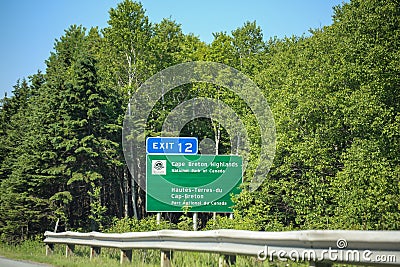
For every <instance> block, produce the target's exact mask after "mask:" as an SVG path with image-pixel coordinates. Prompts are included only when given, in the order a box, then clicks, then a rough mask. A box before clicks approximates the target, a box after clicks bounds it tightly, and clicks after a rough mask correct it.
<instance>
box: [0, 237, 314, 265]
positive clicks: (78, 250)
mask: <svg viewBox="0 0 400 267" xmlns="http://www.w3.org/2000/svg"><path fill="white" fill-rule="evenodd" d="M89 254H90V249H89V247H87V246H75V250H74V255H73V256H71V257H69V258H66V257H65V245H55V246H54V253H53V255H50V256H46V255H45V245H44V244H43V242H41V241H38V240H28V241H25V242H23V243H22V244H20V245H16V246H12V245H6V244H4V243H0V255H1V256H4V257H6V258H11V259H18V260H28V261H34V262H40V263H47V264H50V265H53V266H60V267H81V266H88V267H91V266H93V267H94V266H100V267H102V266H104V267H114V266H121V265H120V263H119V257H120V251H119V250H118V249H112V248H102V249H101V253H100V255H99V256H98V257H96V258H94V259H93V260H92V261H90V259H89ZM218 259H219V255H218V254H212V253H197V252H183V251H175V252H173V257H172V266H179V267H185V266H187V267H213V266H218ZM130 266H135V267H136V266H137V267H153V266H157V267H159V266H160V251H159V250H133V254H132V263H131V264H130ZM234 266H237V267H253V266H255V267H283V266H297V267H300V266H308V264H306V263H295V262H268V261H265V262H260V261H257V260H256V259H255V258H252V257H245V256H237V257H236V264H235V265H234Z"/></svg>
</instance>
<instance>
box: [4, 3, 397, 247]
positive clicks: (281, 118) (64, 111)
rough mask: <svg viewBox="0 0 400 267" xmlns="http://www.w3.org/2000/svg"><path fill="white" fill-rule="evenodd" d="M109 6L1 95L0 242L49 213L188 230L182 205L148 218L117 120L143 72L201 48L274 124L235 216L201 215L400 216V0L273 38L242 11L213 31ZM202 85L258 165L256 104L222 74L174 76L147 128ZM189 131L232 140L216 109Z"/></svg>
mask: <svg viewBox="0 0 400 267" xmlns="http://www.w3.org/2000/svg"><path fill="white" fill-rule="evenodd" d="M109 15H110V18H109V21H108V26H107V27H106V28H104V29H98V28H91V29H89V30H86V29H85V28H83V27H82V26H76V25H72V26H70V27H69V28H68V29H67V30H65V33H64V35H63V36H61V37H60V38H59V39H58V40H56V42H55V44H54V51H53V52H51V54H50V57H49V58H48V59H47V60H46V65H47V68H46V72H45V73H41V72H38V73H37V74H34V75H32V76H30V77H29V79H27V80H25V79H23V80H20V81H18V82H17V84H16V85H15V86H14V91H13V96H11V97H5V98H4V99H2V100H1V101H0V107H1V108H0V138H1V142H0V232H1V239H2V240H4V241H6V242H10V243H15V242H21V241H23V240H26V239H29V237H32V236H35V235H36V234H39V233H43V232H44V231H45V230H48V229H51V228H53V226H54V224H55V223H56V221H59V223H60V224H59V229H61V230H66V229H82V230H85V231H86V230H101V231H111V232H113V231H114V232H124V231H148V230H157V229H163V228H179V229H185V230H191V229H192V223H193V222H192V219H191V217H189V216H187V214H186V215H185V214H184V215H183V216H181V217H180V218H178V217H176V218H175V219H174V223H175V224H172V223H171V224H169V223H167V222H166V221H161V223H160V224H157V223H156V220H155V218H154V217H152V216H149V217H146V216H147V214H146V211H145V198H144V197H145V196H144V194H143V191H142V190H140V188H139V187H138V185H137V184H136V182H135V179H134V178H137V180H138V179H143V177H142V175H141V173H143V166H144V165H145V163H144V162H140V160H136V161H135V164H136V165H135V166H134V171H133V172H132V174H130V173H129V172H128V168H127V166H126V164H125V161H124V158H123V151H122V144H121V143H122V141H121V128H122V121H123V116H124V114H125V110H124V109H125V106H126V105H127V103H128V100H129V98H130V97H131V96H132V94H133V93H134V92H135V91H136V90H137V88H139V86H140V85H141V84H142V83H143V82H144V81H145V80H146V79H147V78H149V77H151V75H153V74H154V73H156V72H157V71H159V70H161V69H164V68H166V67H169V66H172V65H174V64H177V63H181V62H187V61H194V60H208V61H216V62H220V63H224V64H227V65H229V66H231V67H234V68H237V69H238V70H240V71H242V72H244V73H245V74H246V75H248V76H249V77H250V78H251V79H252V80H254V81H255V82H256V83H257V85H258V86H259V87H260V88H261V90H262V92H263V94H264V97H266V98H267V100H268V102H269V105H270V107H271V109H272V112H273V114H274V119H275V125H276V129H277V148H276V155H275V159H274V163H273V166H272V168H271V170H270V173H269V174H268V176H267V177H266V179H265V181H264V184H263V185H262V186H261V187H260V188H259V189H258V190H257V191H255V192H248V191H247V190H243V191H242V193H241V194H240V195H239V196H234V201H235V207H234V214H235V216H234V219H233V220H230V219H228V218H226V217H223V216H222V217H219V216H218V217H217V219H216V220H215V221H214V220H210V221H209V222H208V223H207V226H206V227H205V229H217V228H234V229H248V230H268V231H280V230H290V229H337V228H341V229H342V228H343V229H369V230H370V229H399V219H400V218H399V214H400V212H399V211H400V205H399V203H400V199H399V196H400V183H399V175H400V168H399V166H400V132H399V129H400V115H399V110H400V86H399V85H400V75H398V74H399V73H400V64H399V62H400V38H399V37H400V27H399V25H400V9H399V5H398V1H394V0H390V1H380V0H352V1H350V2H349V3H345V4H343V5H341V6H338V7H335V14H334V16H333V24H332V25H331V26H325V27H323V28H321V29H315V30H312V31H311V36H309V37H304V36H303V37H294V36H293V37H287V38H283V39H277V38H275V39H270V40H268V41H267V42H265V41H264V40H263V33H262V30H261V28H260V27H259V26H257V24H256V22H246V23H245V24H244V25H243V26H241V27H239V28H237V29H235V30H234V31H232V32H231V33H230V34H229V33H226V32H221V33H215V34H214V40H213V42H212V43H211V44H205V43H204V42H202V41H201V40H200V39H199V38H197V37H195V36H193V35H190V34H189V35H187V34H184V33H183V32H182V29H181V25H180V24H178V23H177V22H175V21H172V20H170V19H163V20H162V21H161V22H158V23H152V22H150V21H149V18H148V17H147V16H146V13H145V10H144V8H143V6H142V5H141V4H140V3H137V2H133V1H130V0H124V1H122V2H121V3H119V4H118V5H117V6H116V7H115V8H112V9H110V11H109ZM230 75H231V74H230V73H219V75H218V79H220V80H221V81H225V80H227V79H229V78H230ZM195 97H208V98H214V99H218V100H220V101H223V102H224V103H225V104H227V105H229V107H231V108H232V109H233V110H234V111H235V113H236V114H237V115H238V116H239V117H240V119H241V121H242V122H243V124H244V125H245V127H246V131H247V134H248V137H249V146H250V150H249V151H246V152H242V151H239V152H240V153H246V155H248V157H249V159H250V161H249V164H248V167H247V169H246V173H245V180H249V179H250V178H251V177H252V174H253V173H254V171H255V168H256V166H257V164H258V163H259V162H258V154H259V151H260V132H259V131H260V130H259V129H258V124H257V121H256V118H255V116H254V114H252V111H251V109H250V108H249V107H248V106H247V105H246V103H245V102H244V101H243V100H242V99H240V98H239V97H238V96H237V95H235V94H234V93H232V92H231V91H229V90H228V89H227V88H222V87H220V86H217V85H211V84H203V83H196V84H187V85H183V86H180V87H179V88H175V89H174V90H171V91H170V92H169V93H168V94H165V95H164V97H163V98H162V99H160V100H159V101H158V103H157V104H156V105H155V106H154V108H153V110H152V112H151V114H150V116H149V118H148V120H147V122H146V134H147V135H152V136H156V135H159V134H160V132H161V129H162V125H163V122H164V120H165V118H166V117H167V116H168V114H169V113H170V112H171V110H173V109H174V108H175V107H176V106H177V105H178V104H180V103H182V102H183V101H187V100H190V99H192V98H195ZM138 123H139V122H138ZM140 123H142V122H140ZM180 134H181V135H190V136H198V137H199V139H200V140H203V139H205V138H210V139H212V140H214V141H215V145H214V146H215V147H214V148H213V150H212V151H213V152H215V153H219V154H223V153H230V151H233V153H235V152H236V151H238V147H239V146H237V147H231V144H230V137H229V134H228V132H227V129H226V128H224V127H223V125H222V124H221V123H220V122H218V120H216V119H215V118H197V119H195V120H193V121H191V122H189V123H188V124H187V125H185V127H184V128H183V129H182V131H181V133H180ZM132 138H134V139H136V138H137V136H134V135H133V136H132ZM210 150H211V148H210ZM239 152H238V153H239ZM261 164H262V162H261ZM244 188H245V186H244ZM130 216H133V217H137V218H142V217H144V218H143V219H142V220H137V219H131V218H129V217H130ZM122 217H126V218H123V219H120V218H122ZM110 218H115V219H114V220H113V221H112V222H110V221H111V219H110ZM117 218H118V219H117ZM205 218H206V217H205ZM202 223H204V224H205V223H206V222H202ZM109 224H110V225H111V226H110V228H109V229H108V225H109Z"/></svg>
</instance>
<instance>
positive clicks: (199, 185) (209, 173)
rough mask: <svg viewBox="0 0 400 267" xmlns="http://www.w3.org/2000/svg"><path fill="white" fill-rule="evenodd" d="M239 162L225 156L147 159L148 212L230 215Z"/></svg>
mask: <svg viewBox="0 0 400 267" xmlns="http://www.w3.org/2000/svg"><path fill="white" fill-rule="evenodd" d="M241 183H242V158H241V157H240V156H228V155H170V154H158V155H151V154H148V155H147V164H146V210H147V211H148V212H161V211H163V212H179V211H184V210H188V211H190V212H232V206H233V203H232V200H231V194H238V193H240V188H239V186H240V184H241Z"/></svg>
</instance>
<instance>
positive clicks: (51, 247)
mask: <svg viewBox="0 0 400 267" xmlns="http://www.w3.org/2000/svg"><path fill="white" fill-rule="evenodd" d="M53 252H54V244H46V256H49V255H52V254H53Z"/></svg>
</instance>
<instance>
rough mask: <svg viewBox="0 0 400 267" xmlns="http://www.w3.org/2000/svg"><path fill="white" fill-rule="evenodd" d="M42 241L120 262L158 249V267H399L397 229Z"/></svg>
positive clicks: (76, 236) (53, 236)
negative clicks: (116, 253)
mask: <svg viewBox="0 0 400 267" xmlns="http://www.w3.org/2000/svg"><path fill="white" fill-rule="evenodd" d="M45 237H46V238H45V240H44V242H45V243H46V248H47V250H46V254H49V253H52V249H53V245H54V244H65V245H67V247H66V255H67V256H68V255H70V254H72V253H73V247H74V245H85V246H90V247H91V255H90V257H91V258H92V257H94V256H95V255H97V254H98V253H99V252H100V248H101V247H109V248H118V249H121V263H123V262H125V261H128V262H130V261H131V259H132V249H160V250H161V251H162V257H161V258H162V261H161V265H162V266H167V265H168V260H169V254H168V252H169V251H174V250H180V251H197V252H209V253H219V254H224V255H246V256H253V257H256V258H258V259H259V260H272V259H278V260H290V261H298V260H299V261H309V262H310V266H329V265H331V264H332V263H352V264H363V265H368V266H372V265H374V266H375V265H392V266H400V231H347V230H306V231H289V232H255V231H243V230H225V229H221V230H213V231H180V230H161V231H154V232H131V233H122V234H112V233H98V232H91V233H77V232H62V233H54V232H46V233H45ZM163 253H164V254H163ZM220 265H221V263H220Z"/></svg>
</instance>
